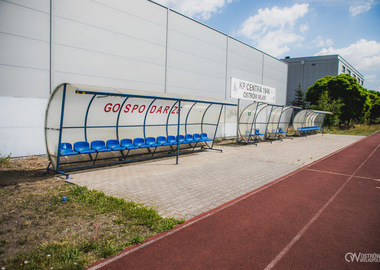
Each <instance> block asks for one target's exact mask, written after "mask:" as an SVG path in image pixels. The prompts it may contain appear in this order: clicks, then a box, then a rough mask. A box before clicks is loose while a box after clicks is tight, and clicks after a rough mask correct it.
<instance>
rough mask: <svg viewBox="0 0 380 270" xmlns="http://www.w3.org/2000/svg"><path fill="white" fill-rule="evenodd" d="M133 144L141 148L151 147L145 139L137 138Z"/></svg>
mask: <svg viewBox="0 0 380 270" xmlns="http://www.w3.org/2000/svg"><path fill="white" fill-rule="evenodd" d="M133 144H134V145H136V146H138V147H139V148H149V147H150V145H148V144H146V143H145V140H144V139H143V138H135V139H134V140H133Z"/></svg>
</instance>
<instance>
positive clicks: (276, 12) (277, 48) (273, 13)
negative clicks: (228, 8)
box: [237, 4, 309, 56]
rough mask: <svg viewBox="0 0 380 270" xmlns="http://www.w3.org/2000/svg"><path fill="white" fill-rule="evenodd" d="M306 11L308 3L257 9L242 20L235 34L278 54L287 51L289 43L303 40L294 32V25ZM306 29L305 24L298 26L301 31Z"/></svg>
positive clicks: (275, 54) (262, 48)
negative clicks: (255, 12)
mask: <svg viewBox="0 0 380 270" xmlns="http://www.w3.org/2000/svg"><path fill="white" fill-rule="evenodd" d="M308 11H309V4H295V5H293V6H291V7H284V8H280V7H277V6H274V7H272V8H265V9H259V10H258V12H257V14H255V15H254V16H251V17H249V18H248V19H247V20H245V22H243V24H242V25H241V27H240V29H239V30H238V31H237V34H238V35H240V36H243V37H246V38H248V39H250V40H251V41H252V43H253V45H254V46H256V47H257V48H258V49H260V50H263V51H265V52H267V53H269V54H272V55H274V56H280V55H282V54H284V53H285V52H287V51H289V47H288V45H289V44H291V43H295V42H301V41H303V39H304V38H303V37H302V36H300V35H298V34H297V33H296V30H295V25H296V22H297V20H298V19H299V18H302V17H303V16H304V15H305V14H306V13H308ZM307 30H308V25H307V24H304V25H302V26H300V31H301V32H302V31H307Z"/></svg>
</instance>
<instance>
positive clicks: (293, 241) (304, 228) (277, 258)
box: [264, 144, 380, 270]
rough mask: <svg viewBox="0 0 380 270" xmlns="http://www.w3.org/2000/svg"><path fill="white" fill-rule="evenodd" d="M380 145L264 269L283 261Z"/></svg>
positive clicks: (268, 269) (266, 269) (267, 269)
mask: <svg viewBox="0 0 380 270" xmlns="http://www.w3.org/2000/svg"><path fill="white" fill-rule="evenodd" d="M379 146H380V144H378V145H377V147H376V148H375V150H373V151H372V152H371V154H369V155H368V157H367V158H366V159H365V160H364V161H363V162H362V163H361V164H360V166H359V167H358V168H357V169H356V170H355V172H354V173H353V174H351V175H350V177H349V178H348V179H347V181H346V182H344V183H343V185H342V186H341V187H340V188H339V189H338V191H337V192H335V194H334V195H333V196H332V197H331V198H330V199H329V200H328V201H327V202H326V203H325V205H324V206H323V207H322V208H321V209H319V211H318V212H317V213H316V214H315V215H314V216H313V217H312V218H311V219H310V220H309V222H308V223H307V224H306V225H305V226H304V227H303V228H302V229H301V230H300V231H299V232H298V233H297V234H296V236H294V237H293V239H292V240H291V241H290V242H289V243H288V244H287V245H286V246H285V248H284V249H283V250H281V251H280V253H278V255H277V256H276V257H275V258H274V259H273V260H272V261H271V262H270V263H269V264H268V265H267V266H266V267H265V268H264V269H265V270H270V269H272V268H273V267H274V266H275V265H276V264H277V263H278V262H279V261H280V260H281V259H282V257H284V256H285V255H286V254H287V253H288V252H289V250H290V249H291V248H292V247H293V245H294V244H295V243H296V242H297V241H298V240H299V239H300V238H301V237H302V235H304V233H305V232H306V231H307V230H308V229H309V228H310V226H311V225H313V223H314V222H315V221H316V220H317V219H318V217H319V216H320V215H321V214H322V212H323V211H324V210H325V209H326V208H327V206H329V204H330V203H331V202H332V201H333V200H334V199H335V197H336V196H338V194H339V193H340V192H341V191H342V189H343V188H344V187H345V186H346V185H347V183H348V182H349V181H350V180H351V179H352V178H353V177H354V176H355V174H356V173H357V172H358V171H359V170H360V169H361V167H363V165H364V164H365V163H366V162H367V160H368V159H369V158H370V157H371V156H372V155H373V153H375V151H376V150H377V149H378V148H379Z"/></svg>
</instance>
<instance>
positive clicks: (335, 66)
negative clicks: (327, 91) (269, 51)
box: [283, 55, 364, 104]
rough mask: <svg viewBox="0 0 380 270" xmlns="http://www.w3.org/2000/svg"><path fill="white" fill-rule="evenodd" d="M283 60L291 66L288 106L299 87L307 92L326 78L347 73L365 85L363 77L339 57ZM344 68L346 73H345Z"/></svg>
mask: <svg viewBox="0 0 380 270" xmlns="http://www.w3.org/2000/svg"><path fill="white" fill-rule="evenodd" d="M283 60H284V61H285V62H287V63H288V64H289V72H288V82H287V101H286V103H287V104H291V103H292V101H293V100H294V98H295V90H296V89H297V88H298V87H299V86H301V88H302V89H303V90H304V92H306V91H307V89H308V88H309V87H310V86H312V85H313V84H314V83H315V81H317V80H318V79H320V78H323V77H326V76H337V75H339V74H342V73H345V74H350V75H351V76H354V77H355V78H356V79H357V80H358V81H359V83H361V84H362V85H363V83H364V77H363V75H361V74H360V73H359V72H358V71H357V70H356V69H355V68H353V67H352V66H351V65H350V64H349V63H348V62H347V61H346V60H344V59H343V58H342V57H341V56H339V55H324V56H313V57H300V58H286V59H283ZM343 66H344V71H345V72H343ZM349 72H350V73H349Z"/></svg>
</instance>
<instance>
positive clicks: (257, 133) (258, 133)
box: [255, 129, 264, 136]
mask: <svg viewBox="0 0 380 270" xmlns="http://www.w3.org/2000/svg"><path fill="white" fill-rule="evenodd" d="M255 135H258V136H263V135H264V134H263V133H260V130H258V129H256V130H255Z"/></svg>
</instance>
